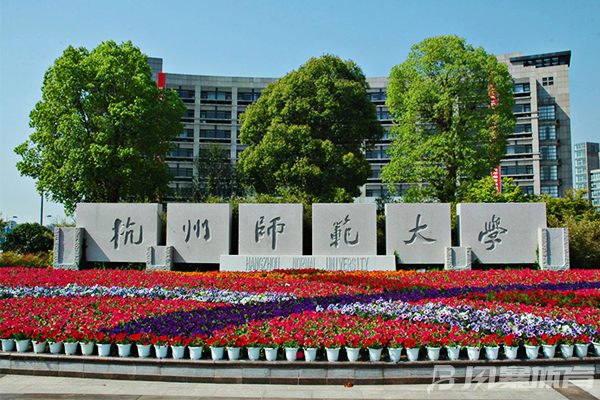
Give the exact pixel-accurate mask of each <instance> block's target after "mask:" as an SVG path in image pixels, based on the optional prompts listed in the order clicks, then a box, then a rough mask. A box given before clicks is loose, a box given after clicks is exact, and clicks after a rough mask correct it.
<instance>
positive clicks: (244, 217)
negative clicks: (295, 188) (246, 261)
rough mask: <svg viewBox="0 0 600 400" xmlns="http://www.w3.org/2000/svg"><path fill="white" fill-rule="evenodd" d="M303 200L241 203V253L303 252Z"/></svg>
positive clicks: (267, 254)
mask: <svg viewBox="0 0 600 400" xmlns="http://www.w3.org/2000/svg"><path fill="white" fill-rule="evenodd" d="M302 210H303V205H302V204H240V209H239V254H240V255H260V256H277V255H286V256H293V255H302V213H303V211H302Z"/></svg>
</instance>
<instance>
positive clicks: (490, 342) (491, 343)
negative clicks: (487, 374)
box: [482, 333, 500, 361]
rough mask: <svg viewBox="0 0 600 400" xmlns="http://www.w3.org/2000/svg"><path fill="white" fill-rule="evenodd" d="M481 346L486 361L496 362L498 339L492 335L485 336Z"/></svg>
mask: <svg viewBox="0 0 600 400" xmlns="http://www.w3.org/2000/svg"><path fill="white" fill-rule="evenodd" d="M482 342H483V346H484V349H485V357H486V358H487V359H488V360H490V361H491V360H497V359H498V351H499V350H500V338H499V337H498V335H497V334H495V333H493V334H491V335H487V336H485V337H484V338H483V339H482Z"/></svg>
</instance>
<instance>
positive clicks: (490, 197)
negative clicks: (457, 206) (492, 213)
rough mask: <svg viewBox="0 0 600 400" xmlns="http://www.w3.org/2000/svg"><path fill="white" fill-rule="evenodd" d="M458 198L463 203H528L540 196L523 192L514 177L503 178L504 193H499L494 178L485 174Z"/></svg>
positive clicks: (537, 199) (470, 184)
mask: <svg viewBox="0 0 600 400" xmlns="http://www.w3.org/2000/svg"><path fill="white" fill-rule="evenodd" d="M458 200H459V201H460V202H462V203H528V202H532V201H533V202H535V201H539V198H538V197H537V196H529V195H526V194H525V193H523V191H522V190H521V188H520V187H519V186H518V185H516V184H515V182H514V180H513V179H512V178H502V193H499V192H498V189H497V188H496V182H494V178H492V177H491V176H484V177H483V178H481V179H479V180H478V181H473V182H471V183H469V185H468V186H467V187H466V188H465V192H464V193H460V195H459V199H458Z"/></svg>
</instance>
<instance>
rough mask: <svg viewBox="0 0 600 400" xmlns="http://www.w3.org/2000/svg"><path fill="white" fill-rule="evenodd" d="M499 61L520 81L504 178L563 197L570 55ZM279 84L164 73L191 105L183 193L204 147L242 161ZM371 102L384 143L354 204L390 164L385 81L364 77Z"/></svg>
mask: <svg viewBox="0 0 600 400" xmlns="http://www.w3.org/2000/svg"><path fill="white" fill-rule="evenodd" d="M498 60H499V61H500V62H503V63H505V64H507V65H508V68H509V71H510V73H511V74H512V75H513V77H514V78H515V90H514V96H515V103H516V104H515V108H514V113H515V115H516V116H517V127H516V129H515V133H514V134H512V135H511V136H510V138H509V145H508V148H507V154H506V157H505V159H504V160H503V161H502V164H501V174H502V176H509V177H512V178H514V179H515V182H516V183H517V184H518V185H519V186H521V188H522V189H523V191H524V192H525V193H532V194H538V195H539V194H550V195H551V196H553V197H557V196H562V195H564V193H565V192H566V191H567V190H568V189H569V188H571V187H572V165H571V122H570V119H571V117H570V114H571V113H570V103H569V64H570V60H571V52H570V51H565V52H560V53H552V54H540V55H533V56H523V53H514V54H505V55H500V56H498ZM148 63H149V64H150V66H151V67H152V71H153V77H154V79H155V80H156V81H157V82H158V81H159V75H158V74H159V73H161V80H160V81H161V82H162V72H163V71H162V69H163V68H162V66H163V63H162V59H160V58H150V59H149V61H148ZM275 81H276V79H275V78H241V77H223V76H204V75H182V74H171V73H165V74H164V82H165V86H166V88H168V89H173V90H175V91H176V92H177V93H178V94H179V97H180V98H181V99H182V100H183V101H184V103H185V104H186V105H187V107H188V110H187V112H186V113H185V115H184V116H183V118H182V122H183V123H184V124H185V128H184V133H183V134H182V135H181V136H180V137H179V138H177V139H176V142H177V144H178V148H177V149H176V150H175V151H174V152H173V153H171V154H170V155H169V156H168V157H167V162H168V163H169V166H170V167H171V171H172V172H173V173H174V174H175V176H176V178H175V181H174V183H173V185H174V187H175V189H176V191H179V192H181V191H182V189H184V188H185V186H186V185H189V182H191V180H192V177H193V174H194V167H193V159H194V156H195V155H197V154H198V150H199V148H200V146H201V145H202V144H203V143H219V144H221V145H222V146H223V147H225V148H227V149H228V150H229V153H230V155H231V159H232V160H236V161H237V159H238V156H239V153H240V152H241V151H243V150H244V148H245V146H244V145H242V144H241V143H240V141H239V132H240V128H241V125H240V124H239V118H238V117H239V116H240V114H242V113H243V112H244V111H245V110H246V107H247V106H248V105H249V104H251V103H252V102H254V101H256V100H257V99H258V98H259V96H260V93H261V91H262V90H263V89H264V88H265V87H266V86H267V85H268V84H269V83H271V82H275ZM367 82H368V83H369V85H370V86H371V89H370V90H369V91H368V93H367V95H368V96H369V99H370V100H371V101H372V102H373V103H374V104H375V106H376V108H377V118H378V119H379V121H380V123H381V125H382V126H383V128H384V131H385V133H384V136H383V137H382V139H381V140H380V141H379V142H378V143H377V144H376V146H375V148H374V149H373V150H371V151H369V152H367V154H366V156H367V159H368V160H369V162H370V163H371V168H372V175H371V177H370V178H369V179H368V181H367V183H366V184H365V186H364V187H363V190H362V195H361V196H360V198H359V199H357V201H362V202H372V201H375V198H376V197H378V196H381V195H385V194H387V188H386V185H385V184H384V183H382V181H381V168H382V167H383V166H384V165H386V164H387V163H388V162H389V157H388V155H387V149H388V148H389V146H390V138H389V129H390V128H391V126H392V124H393V121H392V116H391V113H390V112H389V110H388V108H387V107H386V105H385V101H386V99H387V94H386V92H387V82H388V80H387V78H367Z"/></svg>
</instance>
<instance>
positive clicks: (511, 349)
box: [502, 333, 521, 360]
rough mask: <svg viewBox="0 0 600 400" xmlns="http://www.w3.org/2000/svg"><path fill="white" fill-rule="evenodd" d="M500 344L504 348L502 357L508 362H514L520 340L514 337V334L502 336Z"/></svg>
mask: <svg viewBox="0 0 600 400" xmlns="http://www.w3.org/2000/svg"><path fill="white" fill-rule="evenodd" d="M502 344H503V346H502V347H503V348H504V355H505V356H506V358H508V359H509V360H514V359H515V358H517V351H518V350H519V345H520V344H521V338H520V337H518V336H516V335H515V334H514V333H511V334H509V335H506V336H504V338H503V339H502Z"/></svg>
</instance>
